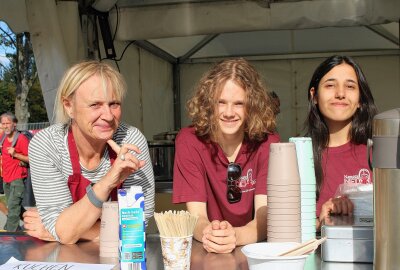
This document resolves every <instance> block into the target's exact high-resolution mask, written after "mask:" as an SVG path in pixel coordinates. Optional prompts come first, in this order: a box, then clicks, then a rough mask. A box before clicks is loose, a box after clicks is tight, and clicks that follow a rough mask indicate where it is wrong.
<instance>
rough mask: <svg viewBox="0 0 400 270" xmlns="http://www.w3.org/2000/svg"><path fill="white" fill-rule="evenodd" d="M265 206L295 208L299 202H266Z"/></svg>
mask: <svg viewBox="0 0 400 270" xmlns="http://www.w3.org/2000/svg"><path fill="white" fill-rule="evenodd" d="M267 206H268V208H274V209H293V208H296V209H297V208H299V203H298V202H292V203H291V202H286V203H274V202H268V205H267ZM314 208H315V207H314ZM301 209H302V208H301Z"/></svg>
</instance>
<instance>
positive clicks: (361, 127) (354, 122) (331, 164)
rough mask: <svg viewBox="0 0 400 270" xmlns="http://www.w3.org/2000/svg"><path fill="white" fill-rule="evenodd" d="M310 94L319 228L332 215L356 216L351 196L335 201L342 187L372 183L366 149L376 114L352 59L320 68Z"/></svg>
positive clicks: (333, 60)
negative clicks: (351, 184)
mask: <svg viewBox="0 0 400 270" xmlns="http://www.w3.org/2000/svg"><path fill="white" fill-rule="evenodd" d="M308 89H309V92H308V100H309V106H308V108H309V109H308V118H307V120H306V123H305V125H306V129H307V133H308V136H310V137H311V138H312V142H313V152H314V163H315V174H316V180H317V194H318V196H317V197H318V201H317V216H318V217H319V218H318V220H317V228H319V227H320V222H321V221H322V220H323V219H324V218H325V217H327V216H329V215H330V214H343V215H346V214H352V211H353V204H352V202H351V201H350V200H349V199H348V198H347V197H346V196H341V197H337V198H333V196H334V194H335V192H336V190H337V188H338V186H339V185H340V184H343V183H359V184H368V183H372V172H371V170H370V169H369V166H368V160H367V147H366V143H367V139H368V138H370V137H371V132H372V119H373V117H374V116H375V114H376V113H377V109H376V106H375V104H374V98H373V97H372V94H371V90H370V88H369V86H368V83H367V80H366V78H365V76H364V74H363V72H362V70H361V68H360V67H359V65H358V64H357V63H355V62H354V60H353V59H351V58H350V57H347V56H338V55H335V56H331V57H329V58H328V59H326V60H325V61H324V62H323V63H321V64H320V65H319V66H318V68H317V69H316V70H315V72H314V74H313V76H312V79H311V82H310V85H309V88H308Z"/></svg>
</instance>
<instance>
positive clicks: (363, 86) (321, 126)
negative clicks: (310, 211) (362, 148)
mask: <svg viewBox="0 0 400 270" xmlns="http://www.w3.org/2000/svg"><path fill="white" fill-rule="evenodd" d="M343 63H346V64H348V65H350V66H352V67H353V69H354V71H355V72H356V75H357V78H358V87H359V89H360V101H359V104H360V107H359V108H358V109H357V111H356V112H355V113H354V115H353V118H352V121H351V129H350V134H349V137H350V141H351V142H352V143H354V144H366V143H367V139H368V138H370V137H371V135H372V119H373V118H374V116H375V115H376V113H377V109H376V106H375V103H374V98H373V96H372V93H371V89H370V88H369V86H368V83H367V79H366V78H365V76H364V73H363V72H362V70H361V68H360V66H359V65H358V64H357V63H356V62H355V61H354V60H353V59H352V58H350V57H348V56H340V55H334V56H331V57H329V58H327V59H326V60H325V61H324V62H322V63H321V64H320V65H319V66H318V67H317V69H316V70H315V71H314V74H313V76H312V78H311V81H310V85H309V86H308V116H307V119H306V122H305V128H306V131H307V136H309V137H311V139H312V143H313V152H314V166H315V176H316V180H317V190H318V193H319V191H320V188H321V186H322V182H323V179H324V177H323V171H322V164H321V162H322V152H323V150H324V149H325V148H327V147H328V145H329V129H328V126H327V125H326V123H325V120H324V117H323V115H322V114H321V112H320V110H319V108H318V106H317V105H316V104H315V103H314V100H313V97H312V96H311V93H310V89H311V88H314V90H315V91H314V96H315V97H316V96H318V86H319V83H320V81H321V79H322V77H324V76H325V74H327V73H328V72H329V71H330V70H331V69H332V68H334V67H336V66H338V65H340V64H343Z"/></svg>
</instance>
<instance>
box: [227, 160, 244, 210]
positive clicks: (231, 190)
mask: <svg viewBox="0 0 400 270" xmlns="http://www.w3.org/2000/svg"><path fill="white" fill-rule="evenodd" d="M240 176H242V168H241V167H240V165H239V164H237V163H233V162H231V163H229V164H228V177H227V185H228V191H227V193H226V197H227V199H228V202H229V203H237V202H240V199H241V198H242V190H241V189H240V188H239V187H238V185H237V183H238V180H239V178H240Z"/></svg>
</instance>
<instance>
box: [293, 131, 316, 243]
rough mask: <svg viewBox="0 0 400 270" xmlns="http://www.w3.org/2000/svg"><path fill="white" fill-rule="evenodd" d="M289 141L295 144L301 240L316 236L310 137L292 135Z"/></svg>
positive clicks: (314, 189) (314, 193) (312, 160)
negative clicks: (299, 192) (298, 178)
mask: <svg viewBox="0 0 400 270" xmlns="http://www.w3.org/2000/svg"><path fill="white" fill-rule="evenodd" d="M289 142H293V143H294V144H295V145H296V155H297V163H298V167H299V175H300V190H301V242H306V241H308V240H311V239H314V238H315V236H316V228H315V223H316V200H317V198H316V194H317V193H316V181H315V170H314V157H313V149H312V142H311V138H309V137H293V138H289Z"/></svg>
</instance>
